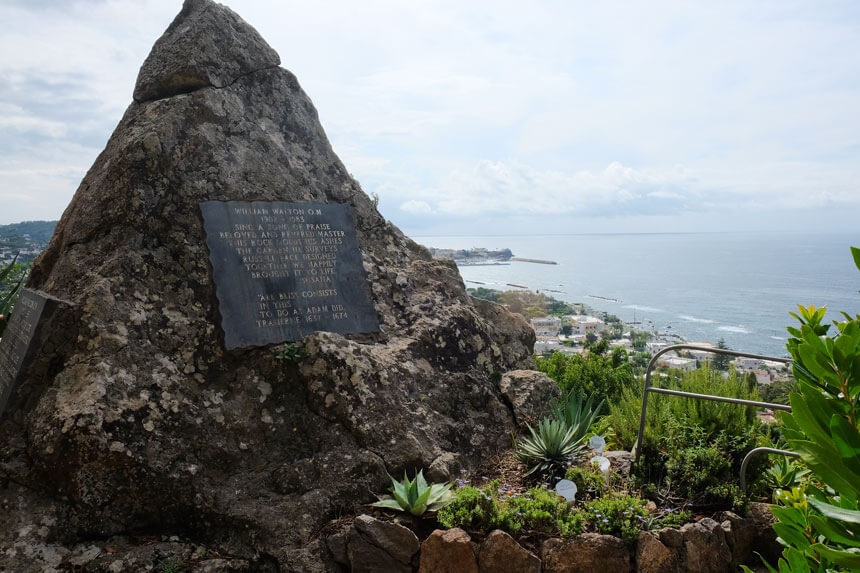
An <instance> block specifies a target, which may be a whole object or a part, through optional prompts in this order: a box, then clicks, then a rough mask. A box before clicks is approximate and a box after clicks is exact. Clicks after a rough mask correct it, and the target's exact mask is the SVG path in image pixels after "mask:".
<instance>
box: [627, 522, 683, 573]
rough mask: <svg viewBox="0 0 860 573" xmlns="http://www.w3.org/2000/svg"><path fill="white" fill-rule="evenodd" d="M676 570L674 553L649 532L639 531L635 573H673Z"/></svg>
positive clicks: (676, 562)
mask: <svg viewBox="0 0 860 573" xmlns="http://www.w3.org/2000/svg"><path fill="white" fill-rule="evenodd" d="M677 570H678V558H677V557H676V556H675V553H674V552H672V550H671V549H669V548H668V547H666V546H665V545H663V544H662V543H660V540H659V539H658V538H657V536H656V535H654V534H653V533H651V532H650V531H640V532H639V536H638V537H637V538H636V571H637V573H673V572H674V571H677Z"/></svg>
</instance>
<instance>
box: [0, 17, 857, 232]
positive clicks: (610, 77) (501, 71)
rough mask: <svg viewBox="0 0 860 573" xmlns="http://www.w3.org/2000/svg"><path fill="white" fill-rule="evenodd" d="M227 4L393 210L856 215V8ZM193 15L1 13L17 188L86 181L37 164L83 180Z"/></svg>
mask: <svg viewBox="0 0 860 573" xmlns="http://www.w3.org/2000/svg"><path fill="white" fill-rule="evenodd" d="M228 4H229V6H230V7H231V9H233V10H234V11H236V12H237V13H238V14H240V15H241V16H242V17H243V18H245V19H246V20H247V21H248V22H249V23H251V24H252V25H254V26H256V27H257V29H258V30H259V31H260V33H261V34H262V36H263V37H264V38H265V39H266V40H267V41H269V43H270V44H271V45H272V46H273V47H274V48H275V49H276V50H277V51H278V52H279V53H280V55H281V57H282V60H283V66H284V67H286V68H287V69H290V70H291V71H293V72H294V73H296V75H297V77H298V78H299V81H300V82H301V84H302V86H303V87H304V88H305V90H306V91H307V92H308V94H309V95H310V97H311V98H312V100H313V101H314V103H315V105H316V106H317V108H318V110H319V112H320V117H321V119H322V122H323V125H324V127H325V128H326V131H327V133H328V135H329V138H330V139H331V141H332V144H333V146H334V148H335V151H336V152H337V153H339V154H340V155H341V157H342V158H343V160H344V163H345V164H346V165H347V168H348V169H349V170H350V172H351V173H353V174H354V175H355V177H356V178H357V179H358V180H359V181H360V182H361V183H362V185H363V187H364V188H365V190H367V191H372V192H377V193H378V194H379V196H380V197H381V199H382V203H383V206H385V205H391V206H394V218H395V223H397V217H400V216H404V217H408V218H407V220H409V221H417V220H419V219H420V218H421V217H425V218H427V219H428V220H431V219H433V218H434V217H435V218H438V217H439V216H441V215H446V216H448V217H450V216H451V215H456V214H460V215H463V216H468V217H475V216H478V215H482V216H486V217H489V216H500V217H501V216H507V215H508V214H510V213H518V214H534V215H536V216H546V215H548V214H558V213H563V214H569V215H574V214H577V215H581V216H592V217H604V216H606V217H615V218H617V219H619V220H620V219H622V218H625V217H632V216H647V217H652V218H656V217H662V216H664V215H666V214H670V215H673V216H676V218H677V216H678V215H683V216H684V217H691V216H692V215H691V214H692V213H699V214H706V213H715V214H716V213H722V214H724V215H725V214H732V216H735V215H736V214H737V212H738V211H739V210H741V209H747V210H760V211H761V212H765V211H767V210H768V209H786V210H791V209H795V210H799V209H804V208H809V207H810V206H811V207H815V208H825V207H828V206H830V207H833V208H837V209H840V210H841V211H843V212H844V211H845V210H846V209H850V208H856V207H857V197H858V196H860V190H858V187H857V183H856V182H857V181H860V167H858V166H860V145H858V143H857V133H860V107H859V106H857V105H856V102H857V101H858V99H860V83H858V82H857V81H856V78H857V77H858V76H859V75H860V10H858V8H857V7H856V6H854V5H853V4H851V3H840V2H835V1H829V0H824V1H822V2H819V3H816V4H815V5H814V6H813V5H803V4H786V3H784V2H779V1H776V0H771V1H764V2H756V3H754V4H750V3H747V2H740V1H731V0H730V1H728V2H722V3H720V4H719V5H718V6H716V5H709V4H695V3H683V2H677V1H675V0H655V1H654V2H649V3H647V4H625V5H623V6H621V5H617V4H611V3H593V2H563V1H561V0H548V1H547V2H541V3H538V4H535V5H530V6H525V5H524V4H522V3H515V2H507V1H503V2H489V1H488V0H476V1H475V2H457V1H455V0H439V1H438V2H434V3H432V4H427V3H403V2H398V1H396V0H370V1H368V2H364V3H360V4H357V3H354V2H326V3H301V4H295V3H272V2H270V1H265V0H232V1H228ZM178 10H179V5H178V4H177V3H176V1H175V0H141V1H140V2H135V3H128V2H122V1H119V0H104V1H98V2H93V1H85V0H70V1H69V2H61V3H50V2H46V1H40V2H37V3H30V2H22V1H18V2H14V3H9V2H6V3H4V4H2V5H0V21H3V22H4V23H6V26H5V29H4V34H3V35H2V36H0V131H2V132H3V133H4V134H6V137H3V138H0V152H2V153H0V192H3V191H6V192H11V191H12V187H14V192H15V193H16V194H21V193H22V192H24V193H31V194H33V195H34V196H37V197H39V196H42V197H48V198H50V201H48V202H49V203H54V204H55V205H54V209H55V211H56V212H57V214H59V211H61V209H62V207H63V206H64V205H65V204H66V203H67V202H68V200H69V199H70V198H71V194H72V192H73V191H74V186H70V187H69V188H66V189H65V190H64V191H61V190H60V188H61V186H62V183H61V181H62V178H59V179H56V178H54V176H49V175H42V176H39V175H38V173H42V172H43V171H44V173H51V172H52V170H53V169H55V168H56V169H59V171H60V172H63V173H65V172H66V170H67V169H73V170H77V172H78V173H80V174H83V172H85V171H86V169H87V168H88V167H89V165H90V163H91V162H92V161H93V159H94V157H95V154H96V153H97V152H98V149H99V148H100V147H101V146H103V145H104V143H105V142H106V140H107V137H108V135H109V132H110V130H111V129H112V127H113V126H114V125H115V124H116V122H117V121H118V120H119V118H120V117H121V115H122V112H123V110H124V109H125V107H126V106H127V105H128V104H129V103H130V101H131V92H132V89H133V86H134V81H135V77H136V74H137V70H138V68H139V66H140V64H141V63H142V62H143V59H144V58H145V56H146V54H147V53H148V51H149V50H150V48H151V46H152V44H153V43H154V42H155V40H156V39H157V38H158V37H159V36H160V34H161V33H162V32H163V31H164V29H165V28H166V27H167V26H168V24H169V23H170V21H171V20H172V19H173V17H174V16H175V15H176V13H177V12H178ZM10 134H11V136H10ZM53 162H56V163H53ZM13 164H14V165H15V167H14V168H12V167H10V166H11V165H13ZM21 166H24V167H21ZM19 167H20V168H19ZM13 172H14V173H15V174H16V175H14V176H12V175H10V173H13ZM26 172H30V173H33V174H34V175H33V176H32V177H30V176H26V175H24V174H25V173H26ZM46 177H47V178H49V179H50V180H51V181H52V183H51V184H50V185H46V183H45V181H44V179H45V178H46ZM48 190H50V191H48ZM10 201H13V200H12V199H10ZM13 202H14V201H13ZM32 203H35V204H39V205H43V204H45V203H46V201H44V200H42V201H39V200H36V201H34V202H32ZM6 207H7V206H6V205H4V209H3V213H0V216H2V218H3V219H4V220H3V221H0V223H3V222H10V221H11V220H12V219H7V217H11V215H10V213H12V212H13V211H12V210H11V208H9V209H7V208H6ZM22 211H26V209H25V207H21V209H18V210H16V211H15V212H16V213H19V212H22ZM31 218H32V217H31ZM454 219H456V218H454ZM456 220H459V219H456ZM655 220H656V219H655ZM667 224H671V223H667ZM679 224H680V223H679ZM464 228H465V227H464Z"/></svg>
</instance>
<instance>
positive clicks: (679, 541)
mask: <svg viewBox="0 0 860 573" xmlns="http://www.w3.org/2000/svg"><path fill="white" fill-rule="evenodd" d="M657 537H658V538H659V539H660V542H661V543H662V544H663V545H665V546H666V547H670V548H672V549H674V550H675V551H676V552H680V551H681V550H682V549H683V548H684V535H683V534H682V533H681V532H680V531H679V530H677V529H673V528H671V527H666V528H665V529H661V530H660V531H658V532H657Z"/></svg>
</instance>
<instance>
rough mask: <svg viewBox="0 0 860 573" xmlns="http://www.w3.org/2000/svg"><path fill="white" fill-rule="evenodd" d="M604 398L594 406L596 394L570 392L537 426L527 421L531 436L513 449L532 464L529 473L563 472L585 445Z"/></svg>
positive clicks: (527, 463) (522, 459)
mask: <svg viewBox="0 0 860 573" xmlns="http://www.w3.org/2000/svg"><path fill="white" fill-rule="evenodd" d="M602 407H603V400H601V401H600V402H599V403H598V404H597V406H594V399H593V397H590V398H588V400H585V401H583V400H582V398H581V397H580V396H579V395H577V394H575V393H574V392H569V393H568V394H567V395H566V396H565V397H564V399H562V400H561V401H560V402H559V403H556V404H553V414H552V415H551V416H549V417H547V418H544V419H543V420H541V421H540V423H539V424H538V429H537V431H535V429H534V428H533V427H532V426H531V425H527V427H528V429H529V433H530V434H531V436H529V437H525V438H523V439H522V440H521V441H520V443H519V444H518V443H517V441H516V440H514V449H515V450H516V453H517V457H518V458H519V460H520V461H521V462H523V463H525V464H526V465H530V466H531V468H529V470H528V471H527V472H526V475H531V474H534V473H536V472H537V473H547V474H550V475H556V474H559V473H561V469H562V467H563V466H564V464H565V462H567V461H568V460H570V459H571V458H573V457H574V456H575V455H577V454H578V453H580V452H581V451H583V450H584V449H585V438H586V436H588V431H589V429H590V428H591V426H592V424H594V422H595V421H596V420H597V419H598V415H599V413H600V409H601V408H602Z"/></svg>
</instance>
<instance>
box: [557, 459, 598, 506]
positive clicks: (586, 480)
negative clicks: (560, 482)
mask: <svg viewBox="0 0 860 573" xmlns="http://www.w3.org/2000/svg"><path fill="white" fill-rule="evenodd" d="M564 479H568V480H570V481H572V482H573V483H575V484H576V493H577V495H578V496H579V497H580V498H583V499H596V498H598V497H601V496H602V495H603V494H604V493H605V492H606V481H605V480H604V478H603V472H601V471H600V470H599V469H597V468H594V467H592V466H587V467H581V466H573V467H571V468H568V470H567V472H566V473H565V474H564Z"/></svg>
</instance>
